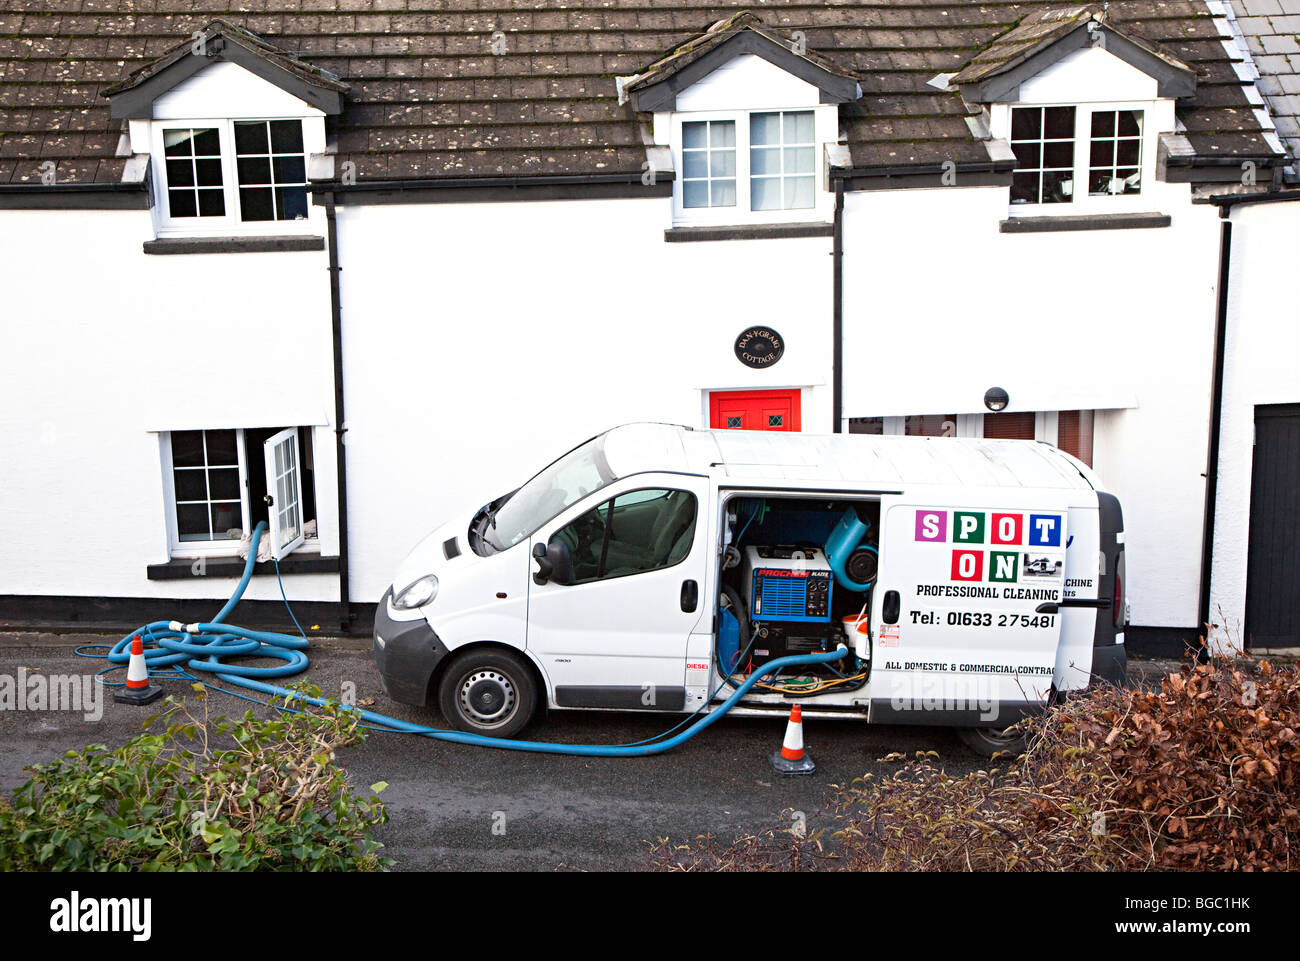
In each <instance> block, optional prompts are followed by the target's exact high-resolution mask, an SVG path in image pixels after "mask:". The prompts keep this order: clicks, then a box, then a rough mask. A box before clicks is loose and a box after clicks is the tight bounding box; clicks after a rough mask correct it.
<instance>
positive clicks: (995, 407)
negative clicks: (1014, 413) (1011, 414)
mask: <svg viewBox="0 0 1300 961" xmlns="http://www.w3.org/2000/svg"><path fill="white" fill-rule="evenodd" d="M1009 403H1011V398H1010V397H1008V396H1007V392H1006V391H1005V390H1003V389H1002V388H1001V387H990V388H989V389H988V390H986V391H985V392H984V406H985V407H987V408H988V409H989V410H991V411H993V412H995V413H996V412H997V411H1000V410H1003V409H1005V408H1006V406H1007V404H1009Z"/></svg>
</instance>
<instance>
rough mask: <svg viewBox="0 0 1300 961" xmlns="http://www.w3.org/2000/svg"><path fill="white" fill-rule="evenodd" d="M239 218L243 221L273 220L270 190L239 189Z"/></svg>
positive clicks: (267, 188) (259, 188)
mask: <svg viewBox="0 0 1300 961" xmlns="http://www.w3.org/2000/svg"><path fill="white" fill-rule="evenodd" d="M239 216H240V217H241V218H242V219H244V220H274V219H275V208H274V207H273V206H272V200H271V188H270V187H265V188H262V187H258V188H254V189H248V188H240V191H239Z"/></svg>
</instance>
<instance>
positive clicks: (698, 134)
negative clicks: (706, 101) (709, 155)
mask: <svg viewBox="0 0 1300 961" xmlns="http://www.w3.org/2000/svg"><path fill="white" fill-rule="evenodd" d="M682 146H683V147H686V148H687V149H691V148H700V147H707V146H708V124H706V123H704V122H702V121H692V122H691V123H684V124H682Z"/></svg>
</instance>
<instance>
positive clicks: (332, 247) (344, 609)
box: [325, 193, 356, 634]
mask: <svg viewBox="0 0 1300 961" xmlns="http://www.w3.org/2000/svg"><path fill="white" fill-rule="evenodd" d="M325 223H326V227H327V230H326V234H327V238H328V240H327V243H328V245H329V257H330V266H329V272H330V323H331V326H332V330H333V340H334V457H335V461H336V462H337V464H338V492H339V503H338V513H339V627H340V628H342V630H343V633H344V634H350V633H352V622H353V620H354V618H355V616H356V615H355V614H353V612H352V601H351V592H350V591H349V590H348V459H347V447H346V445H344V443H343V435H344V434H345V433H346V432H347V428H346V427H344V426H343V423H344V421H343V309H342V306H341V304H340V301H339V272H340V271H341V270H342V269H343V268H341V267H340V266H339V238H338V224H337V222H336V221H335V218H334V194H333V193H327V194H326V195H325Z"/></svg>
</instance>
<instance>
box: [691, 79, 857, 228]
mask: <svg viewBox="0 0 1300 961" xmlns="http://www.w3.org/2000/svg"><path fill="white" fill-rule="evenodd" d="M756 113H812V115H813V206H811V207H799V208H797V209H794V210H751V209H750V204H751V203H752V200H751V197H750V163H749V148H750V144H749V138H750V133H749V118H750V115H751V114H756ZM838 118H839V112H838V108H837V107H836V106H835V105H834V104H830V105H826V104H807V105H799V106H790V105H784V106H772V107H753V108H750V109H746V110H690V111H674V112H673V114H672V128H671V135H670V136H671V143H672V151H673V164H674V168H675V170H676V171H677V175H676V176H675V177H673V225H674V226H679V227H692V226H745V225H749V224H782V223H814V222H828V223H829V222H830V220H831V218H832V215H833V213H834V210H833V205H834V197H833V195H832V194H831V192H830V191H828V190H826V188H825V183H826V171H825V163H826V160H825V153H826V150H825V145H826V144H827V143H834V142H836V141H837V140H838V137H839V130H838V127H839V119H838ZM702 120H714V121H717V120H731V121H733V122H734V123H735V124H736V205H735V206H734V207H686V206H684V204H683V188H682V178H681V173H682V171H683V170H684V169H685V164H684V162H683V160H682V146H683V143H684V142H685V138H684V137H683V135H682V124H684V123H691V122H695V121H702Z"/></svg>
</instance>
